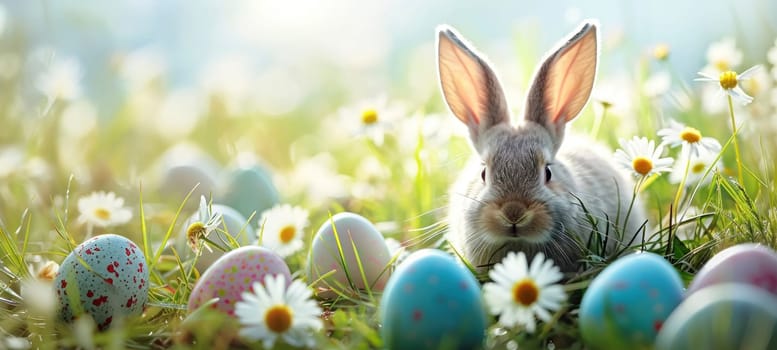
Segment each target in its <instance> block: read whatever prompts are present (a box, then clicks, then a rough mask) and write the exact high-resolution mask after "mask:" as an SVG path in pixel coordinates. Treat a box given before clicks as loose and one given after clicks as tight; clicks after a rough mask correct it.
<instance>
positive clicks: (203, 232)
mask: <svg viewBox="0 0 777 350" xmlns="http://www.w3.org/2000/svg"><path fill="white" fill-rule="evenodd" d="M222 221H223V218H222V215H221V213H214V212H213V210H212V207H211V206H210V205H209V204H208V201H207V200H205V196H200V207H199V209H198V210H197V216H195V218H194V220H193V221H192V222H191V223H190V224H189V227H187V228H186V244H188V245H189V248H191V249H192V251H193V252H194V253H195V254H197V253H199V252H200V247H202V246H205V248H206V249H208V251H212V250H211V249H210V246H208V245H207V244H206V243H205V242H202V243H200V242H201V241H202V240H203V239H204V238H206V237H208V235H209V234H210V233H211V232H213V231H214V230H216V229H217V228H218V227H219V226H221V223H222Z"/></svg>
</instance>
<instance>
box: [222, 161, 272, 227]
mask: <svg viewBox="0 0 777 350" xmlns="http://www.w3.org/2000/svg"><path fill="white" fill-rule="evenodd" d="M216 198H217V200H218V202H219V203H224V204H226V205H228V206H230V207H232V208H235V209H236V210H237V211H238V212H240V213H241V214H243V215H244V216H245V217H251V216H252V215H253V216H254V218H256V219H258V218H259V214H261V213H262V212H263V211H265V210H267V209H270V208H272V207H273V206H274V205H276V204H278V203H279V202H280V196H279V194H278V190H277V189H276V188H275V185H274V184H273V182H272V176H270V173H269V172H268V171H267V170H266V169H265V168H264V167H263V166H261V165H259V164H255V165H252V166H246V167H239V168H237V169H234V170H232V171H230V172H229V173H228V174H227V175H226V180H225V181H224V186H223V187H221V188H220V189H219V190H218V196H217V197H216Z"/></svg>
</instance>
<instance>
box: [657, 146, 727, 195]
mask: <svg viewBox="0 0 777 350" xmlns="http://www.w3.org/2000/svg"><path fill="white" fill-rule="evenodd" d="M717 156H718V154H717V153H711V152H708V151H706V150H701V151H700V152H699V154H698V155H694V156H691V161H690V163H689V162H688V155H687V154H682V155H680V158H679V159H678V160H677V162H676V163H675V165H674V168H673V169H672V172H671V173H670V175H669V182H671V183H675V184H676V183H679V182H680V181H682V178H683V176H684V174H685V167H686V166H688V177H687V178H686V179H685V185H686V186H693V185H696V184H697V183H698V182H699V181H701V180H703V182H702V183H701V184H702V185H706V184H708V183H709V182H710V180H712V173H713V172H714V171H721V170H723V164H721V162H720V160H718V161H717V162H716V161H715V158H717ZM712 167H714V168H715V170H713V171H711V172H710V174H709V175H708V176H706V177H704V179H702V176H704V173H706V172H707V169H710V168H712Z"/></svg>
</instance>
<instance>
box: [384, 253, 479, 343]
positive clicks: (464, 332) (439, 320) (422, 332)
mask: <svg viewBox="0 0 777 350" xmlns="http://www.w3.org/2000/svg"><path fill="white" fill-rule="evenodd" d="M380 317H381V322H382V324H383V328H382V329H381V333H382V336H383V341H384V345H385V347H386V348H388V349H474V348H480V347H482V344H483V339H484V337H485V329H486V314H485V311H484V306H483V302H482V299H481V296H480V285H479V284H478V282H477V280H475V277H474V276H473V275H472V273H471V272H470V271H469V270H467V269H466V268H465V267H464V266H462V265H461V264H459V263H458V262H457V261H456V259H454V258H453V257H452V256H450V255H449V254H446V253H443V252H442V251H439V250H433V249H423V250H419V251H417V252H415V253H413V254H411V255H410V256H408V257H407V258H406V259H405V260H404V261H403V262H402V263H401V264H400V265H399V266H398V267H397V269H396V271H394V274H393V275H392V276H391V278H390V279H389V281H388V284H387V285H386V289H385V291H384V292H383V297H382V299H381V304H380Z"/></svg>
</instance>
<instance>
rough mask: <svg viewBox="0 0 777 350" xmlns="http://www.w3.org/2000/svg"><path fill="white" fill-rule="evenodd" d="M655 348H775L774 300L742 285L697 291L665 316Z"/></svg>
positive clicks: (776, 321)
mask: <svg viewBox="0 0 777 350" xmlns="http://www.w3.org/2000/svg"><path fill="white" fill-rule="evenodd" d="M655 349H659V350H674V349H678V350H679V349H710V350H715V349H721V350H722V349H750V350H767V349H777V297H775V296H774V295H773V294H770V293H769V292H767V291H766V290H764V289H762V288H758V287H756V286H753V285H750V284H744V283H723V284H716V285H712V286H710V287H705V288H703V289H700V290H699V291H697V292H695V293H693V294H692V295H690V296H689V297H688V299H686V300H685V301H683V303H682V304H680V306H678V307H677V309H676V310H675V311H674V312H673V313H672V315H671V316H669V318H668V319H667V320H666V323H665V324H664V327H663V329H662V330H661V332H660V333H659V334H658V338H656V347H655Z"/></svg>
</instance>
